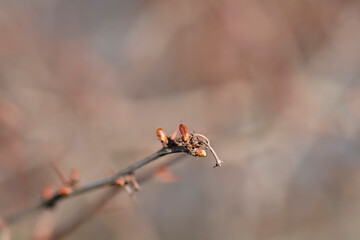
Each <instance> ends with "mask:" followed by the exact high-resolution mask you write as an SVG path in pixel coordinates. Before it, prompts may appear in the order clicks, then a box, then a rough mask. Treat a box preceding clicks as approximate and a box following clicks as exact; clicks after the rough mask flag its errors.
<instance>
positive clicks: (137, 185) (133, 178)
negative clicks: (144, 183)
mask: <svg viewBox="0 0 360 240" xmlns="http://www.w3.org/2000/svg"><path fill="white" fill-rule="evenodd" d="M131 183H132V185H133V187H134V190H135V191H136V192H139V191H141V187H140V185H139V183H138V181H137V180H136V178H135V176H134V175H132V176H131Z"/></svg>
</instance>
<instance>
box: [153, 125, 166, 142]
mask: <svg viewBox="0 0 360 240" xmlns="http://www.w3.org/2000/svg"><path fill="white" fill-rule="evenodd" d="M156 136H157V137H158V138H159V140H160V141H161V142H162V143H164V144H167V143H168V138H167V136H166V134H165V131H164V130H163V129H162V128H158V129H156Z"/></svg>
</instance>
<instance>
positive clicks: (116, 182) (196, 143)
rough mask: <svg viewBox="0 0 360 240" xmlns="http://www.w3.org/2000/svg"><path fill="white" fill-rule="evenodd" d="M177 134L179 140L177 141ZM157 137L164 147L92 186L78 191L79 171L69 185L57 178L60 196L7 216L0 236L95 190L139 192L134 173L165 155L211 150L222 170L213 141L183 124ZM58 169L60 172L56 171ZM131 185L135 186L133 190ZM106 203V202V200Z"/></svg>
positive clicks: (158, 132) (199, 153)
mask: <svg viewBox="0 0 360 240" xmlns="http://www.w3.org/2000/svg"><path fill="white" fill-rule="evenodd" d="M178 132H179V134H180V137H179V138H176V135H177V133H178ZM156 135H157V136H158V138H159V140H160V141H161V143H162V145H163V148H162V149H160V150H159V151H157V152H155V153H153V154H152V155H150V156H148V157H147V158H145V159H143V160H141V161H138V162H136V163H134V164H132V165H130V166H129V167H127V168H125V169H123V170H121V171H119V172H117V173H115V174H113V175H112V176H110V177H105V178H102V179H99V180H97V181H93V182H90V183H88V184H86V185H84V186H82V187H79V188H75V185H76V183H77V182H78V172H77V170H76V169H73V172H72V174H71V177H70V179H69V181H67V180H66V179H65V177H64V176H63V175H62V174H61V173H59V172H58V175H60V176H61V177H62V180H63V185H62V186H61V187H60V189H59V190H58V192H57V193H52V191H50V190H49V191H50V192H49V191H47V192H46V194H44V196H43V198H44V199H43V200H42V201H41V202H40V203H38V204H35V205H33V206H31V207H29V208H26V209H24V210H22V211H20V212H18V213H16V214H14V215H12V216H8V217H7V218H0V233H1V228H4V226H5V225H8V224H12V223H15V222H17V221H19V220H20V219H22V218H24V217H25V216H27V215H29V214H30V213H32V212H35V211H36V210H39V209H46V208H53V207H54V206H55V205H56V204H57V203H58V202H59V201H61V200H63V199H68V198H71V197H74V196H77V195H80V194H83V193H86V192H90V191H92V190H95V189H100V188H103V187H108V186H118V187H124V188H125V190H129V191H132V190H139V185H138V183H137V181H136V179H135V177H134V175H133V174H134V171H135V170H137V169H139V168H141V167H143V166H145V165H146V164H148V163H150V162H152V161H154V160H156V159H158V158H160V157H163V156H165V155H169V154H173V153H180V152H184V153H188V154H190V155H192V156H196V157H206V156H207V153H206V151H205V150H204V149H208V150H210V151H211V153H212V154H213V156H214V158H215V160H216V165H215V167H220V166H221V163H222V161H221V160H220V159H219V158H218V156H217V154H216V153H215V151H214V149H213V148H212V147H211V146H210V141H209V140H208V139H207V138H206V137H205V136H204V135H201V134H197V133H190V132H189V131H188V129H187V127H186V126H185V125H184V124H180V125H179V128H178V129H177V130H175V132H174V134H173V135H172V136H171V137H169V136H167V135H166V134H165V132H164V130H162V128H158V129H157V130H156ZM55 169H56V170H57V168H56V167H55ZM128 184H132V186H133V189H132V188H131V187H130V186H129V185H128ZM103 201H104V202H106V200H103Z"/></svg>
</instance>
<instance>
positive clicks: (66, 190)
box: [59, 185, 72, 196]
mask: <svg viewBox="0 0 360 240" xmlns="http://www.w3.org/2000/svg"><path fill="white" fill-rule="evenodd" d="M71 193H72V190H71V188H70V187H68V186H66V185H62V186H61V187H60V188H59V194H60V195H62V196H68V195H70V194H71Z"/></svg>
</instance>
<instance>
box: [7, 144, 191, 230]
mask: <svg viewBox="0 0 360 240" xmlns="http://www.w3.org/2000/svg"><path fill="white" fill-rule="evenodd" d="M179 152H186V148H184V147H182V146H172V147H163V148H162V149H160V150H159V151H157V152H155V153H153V154H152V155H150V156H148V157H147V158H145V159H143V160H140V161H138V162H136V163H134V164H132V165H130V166H129V167H127V168H125V169H123V170H121V171H119V172H117V173H115V174H114V175H112V176H110V177H106V178H102V179H99V180H96V181H94V182H91V183H88V184H86V185H84V186H82V187H79V188H78V189H76V190H75V191H73V192H72V193H70V194H68V195H62V194H60V193H56V194H55V195H54V196H53V197H51V198H50V199H48V200H44V201H41V202H40V203H38V204H35V205H34V206H31V207H29V208H26V209H24V210H22V211H20V212H18V213H16V214H14V215H12V216H9V217H7V218H4V222H5V223H6V224H13V223H15V222H17V221H19V220H20V219H22V218H24V217H26V216H27V215H29V214H31V213H32V212H34V211H36V210H38V209H41V208H50V207H54V206H55V205H56V204H57V203H58V202H59V201H61V200H63V199H68V198H71V197H74V196H77V195H80V194H83V193H86V192H89V191H92V190H95V189H99V188H102V187H105V186H111V185H115V184H116V180H117V179H118V178H120V177H122V176H126V175H128V174H132V173H133V172H134V171H135V170H137V169H139V168H141V167H143V166H145V165H146V164H148V163H150V162H152V161H154V160H156V159H158V158H160V157H163V156H165V155H169V154H173V153H179Z"/></svg>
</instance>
